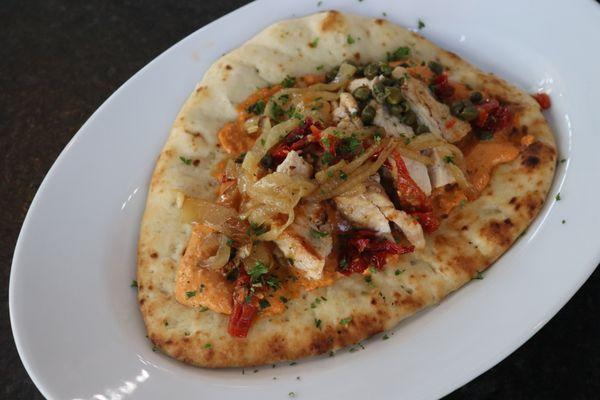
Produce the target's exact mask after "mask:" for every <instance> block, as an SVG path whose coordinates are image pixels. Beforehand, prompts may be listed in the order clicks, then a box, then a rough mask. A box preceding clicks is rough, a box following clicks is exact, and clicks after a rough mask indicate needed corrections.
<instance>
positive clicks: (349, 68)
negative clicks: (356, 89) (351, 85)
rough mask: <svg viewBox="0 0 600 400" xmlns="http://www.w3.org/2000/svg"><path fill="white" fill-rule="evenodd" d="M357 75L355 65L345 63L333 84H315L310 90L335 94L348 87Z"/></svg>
mask: <svg viewBox="0 0 600 400" xmlns="http://www.w3.org/2000/svg"><path fill="white" fill-rule="evenodd" d="M355 73H356V67H355V66H354V65H351V64H348V63H343V64H342V65H340V70H339V71H338V73H337V75H336V76H335V78H334V79H333V81H332V82H331V83H315V84H314V85H311V86H309V87H308V88H309V89H311V90H329V91H332V92H333V91H336V90H338V89H340V88H342V87H344V86H346V85H347V84H348V82H350V80H351V79H352V77H353V76H354V74H355Z"/></svg>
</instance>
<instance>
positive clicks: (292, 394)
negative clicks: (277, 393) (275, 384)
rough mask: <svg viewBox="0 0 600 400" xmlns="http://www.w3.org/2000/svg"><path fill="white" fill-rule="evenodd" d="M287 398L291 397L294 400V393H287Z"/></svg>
mask: <svg viewBox="0 0 600 400" xmlns="http://www.w3.org/2000/svg"><path fill="white" fill-rule="evenodd" d="M288 397H292V398H294V397H296V393H294V392H289V393H288Z"/></svg>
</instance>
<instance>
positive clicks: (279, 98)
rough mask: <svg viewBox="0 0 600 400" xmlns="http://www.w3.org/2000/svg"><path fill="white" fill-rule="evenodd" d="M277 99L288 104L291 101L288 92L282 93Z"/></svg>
mask: <svg viewBox="0 0 600 400" xmlns="http://www.w3.org/2000/svg"><path fill="white" fill-rule="evenodd" d="M277 100H279V101H280V102H281V104H287V102H288V101H290V96H289V95H287V94H282V95H281V96H279V97H278V98H277Z"/></svg>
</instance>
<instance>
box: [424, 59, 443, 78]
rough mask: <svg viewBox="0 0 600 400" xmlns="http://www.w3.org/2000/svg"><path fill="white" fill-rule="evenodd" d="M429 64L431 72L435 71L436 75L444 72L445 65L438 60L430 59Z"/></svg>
mask: <svg viewBox="0 0 600 400" xmlns="http://www.w3.org/2000/svg"><path fill="white" fill-rule="evenodd" d="M428 66H429V69H430V70H431V72H433V73H434V74H436V75H439V74H441V73H442V72H444V67H443V66H442V64H440V63H439V62H437V61H429V64H428Z"/></svg>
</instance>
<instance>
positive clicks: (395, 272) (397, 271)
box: [394, 269, 405, 276]
mask: <svg viewBox="0 0 600 400" xmlns="http://www.w3.org/2000/svg"><path fill="white" fill-rule="evenodd" d="M404 271H405V270H403V269H397V270H396V271H394V275H396V276H398V275H400V274H401V273H403V272H404Z"/></svg>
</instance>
